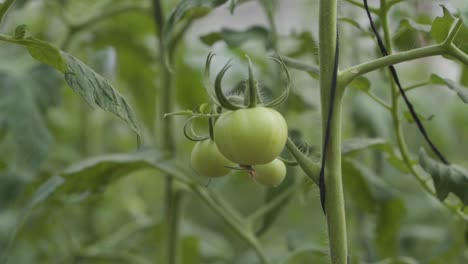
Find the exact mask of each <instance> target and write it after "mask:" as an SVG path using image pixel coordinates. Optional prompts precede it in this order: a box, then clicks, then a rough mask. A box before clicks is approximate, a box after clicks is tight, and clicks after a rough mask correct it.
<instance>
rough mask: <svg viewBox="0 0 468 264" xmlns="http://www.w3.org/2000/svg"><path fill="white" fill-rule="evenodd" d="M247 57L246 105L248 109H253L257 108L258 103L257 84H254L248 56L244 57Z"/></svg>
mask: <svg viewBox="0 0 468 264" xmlns="http://www.w3.org/2000/svg"><path fill="white" fill-rule="evenodd" d="M245 57H247V61H248V65H249V66H248V68H249V87H248V89H249V104H248V105H247V107H248V108H254V107H256V106H257V102H258V97H257V94H258V88H257V84H256V82H255V76H254V74H253V69H252V68H253V67H252V61H251V60H250V58H249V56H247V55H245Z"/></svg>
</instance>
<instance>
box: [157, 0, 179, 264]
mask: <svg viewBox="0 0 468 264" xmlns="http://www.w3.org/2000/svg"><path fill="white" fill-rule="evenodd" d="M153 12H154V14H153V16H154V20H155V23H156V29H157V31H158V32H157V33H158V34H159V42H158V46H159V47H158V48H159V56H160V60H159V62H160V67H161V76H160V80H161V86H160V89H159V91H160V93H159V96H158V99H159V100H158V104H157V105H158V106H159V109H158V110H157V114H158V116H159V118H158V120H159V122H160V124H158V127H159V129H160V130H159V140H160V142H159V145H160V148H161V150H162V151H164V152H165V153H166V154H167V155H168V158H172V157H173V155H174V153H175V141H174V137H173V135H174V133H173V132H172V130H173V123H172V118H164V114H165V113H171V112H173V104H174V93H173V89H172V76H171V72H170V71H169V69H168V67H167V64H166V61H165V59H164V58H166V57H169V56H167V54H166V53H167V52H168V50H167V49H166V45H165V39H164V13H163V10H162V5H161V1H160V0H153ZM155 127H156V126H155ZM164 199H165V201H164V203H165V217H166V224H167V236H166V237H167V258H166V259H167V262H166V263H167V264H176V263H177V255H178V254H177V248H178V233H179V230H178V226H179V219H178V207H179V206H178V202H177V201H178V199H176V193H175V191H174V181H173V178H172V177H171V176H170V175H166V177H165V197H164Z"/></svg>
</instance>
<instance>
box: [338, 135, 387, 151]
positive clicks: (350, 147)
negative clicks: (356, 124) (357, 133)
mask: <svg viewBox="0 0 468 264" xmlns="http://www.w3.org/2000/svg"><path fill="white" fill-rule="evenodd" d="M371 148H378V149H382V150H385V151H387V152H388V151H391V146H390V145H389V143H388V141H387V140H385V139H383V138H353V139H348V140H346V141H345V142H344V143H343V144H342V146H341V153H342V154H343V155H351V154H354V153H356V152H359V151H362V150H366V149H371Z"/></svg>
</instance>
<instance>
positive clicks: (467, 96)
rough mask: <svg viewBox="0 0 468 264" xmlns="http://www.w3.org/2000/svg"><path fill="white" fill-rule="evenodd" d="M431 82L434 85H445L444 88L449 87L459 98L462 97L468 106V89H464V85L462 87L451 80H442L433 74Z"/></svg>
mask: <svg viewBox="0 0 468 264" xmlns="http://www.w3.org/2000/svg"><path fill="white" fill-rule="evenodd" d="M430 81H431V83H433V84H440V85H444V86H447V87H448V88H450V89H452V90H453V91H454V92H456V93H457V95H458V97H460V99H461V100H462V101H463V102H464V103H465V104H468V88H466V87H463V86H462V85H460V84H458V83H456V82H454V81H452V80H450V79H447V78H442V77H440V76H439V75H437V74H432V75H431V79H430Z"/></svg>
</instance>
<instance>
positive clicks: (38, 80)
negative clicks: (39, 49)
mask: <svg viewBox="0 0 468 264" xmlns="http://www.w3.org/2000/svg"><path fill="white" fill-rule="evenodd" d="M23 80H24V81H26V80H28V85H29V86H31V87H32V88H33V89H31V90H32V91H34V93H35V94H36V101H37V104H38V106H39V108H40V109H41V111H42V112H43V113H45V112H46V110H47V109H48V108H49V107H55V106H58V105H59V104H60V102H61V100H62V98H61V97H62V94H61V88H62V76H61V75H60V74H59V73H58V72H56V71H55V70H53V69H52V68H50V67H48V66H46V65H44V64H40V65H37V66H35V67H34V68H32V69H31V71H30V72H28V73H27V79H26V77H25V78H24V79H23Z"/></svg>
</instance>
